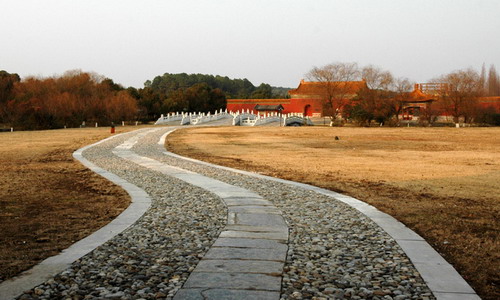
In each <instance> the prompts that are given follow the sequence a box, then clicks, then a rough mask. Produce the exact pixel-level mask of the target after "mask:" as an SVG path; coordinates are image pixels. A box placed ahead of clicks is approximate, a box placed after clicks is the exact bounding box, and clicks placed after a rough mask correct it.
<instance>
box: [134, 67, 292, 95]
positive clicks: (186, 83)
mask: <svg viewBox="0 0 500 300" xmlns="http://www.w3.org/2000/svg"><path fill="white" fill-rule="evenodd" d="M199 83H205V84H207V85H208V86H209V87H210V88H212V89H220V90H221V91H222V92H223V93H224V94H225V96H226V98H242V99H247V98H283V97H287V95H288V94H287V92H288V90H289V88H283V87H273V86H271V85H269V84H267V83H262V84H261V85H259V86H257V87H256V86H254V85H253V84H252V83H251V82H250V81H249V80H248V79H246V78H243V79H231V78H229V77H227V76H220V75H215V76H214V75H207V74H186V73H178V74H171V73H165V74H163V75H162V76H156V77H155V78H154V79H153V80H152V81H150V80H148V81H146V82H145V84H144V85H145V87H150V88H151V89H153V90H154V91H155V92H160V93H162V94H164V95H166V96H167V97H169V96H170V94H171V93H173V92H175V91H176V90H178V89H187V88H190V87H192V86H194V85H196V84H199Z"/></svg>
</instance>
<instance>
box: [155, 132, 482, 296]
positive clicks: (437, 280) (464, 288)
mask: <svg viewBox="0 0 500 300" xmlns="http://www.w3.org/2000/svg"><path fill="white" fill-rule="evenodd" d="M175 130H177V129H173V130H171V131H169V132H167V133H165V135H164V136H162V140H163V141H164V140H165V138H166V137H167V136H168V135H169V134H170V133H172V132H174V131H175ZM164 154H166V155H168V156H172V157H175V158H180V159H184V160H187V161H191V162H193V163H197V164H201V165H205V166H209V167H213V168H217V169H221V170H225V171H230V172H235V173H239V174H243V175H248V176H252V177H255V178H260V179H265V180H272V181H276V182H280V183H284V184H288V185H292V186H296V187H299V188H303V189H306V190H311V191H314V192H317V193H320V194H323V195H326V196H329V197H332V198H334V199H337V200H339V201H341V202H344V203H346V204H347V205H349V206H351V207H353V208H355V209H357V210H358V211H359V212H361V213H363V214H364V215H366V216H367V217H368V218H370V219H371V220H372V221H373V222H375V223H376V224H377V225H378V226H380V227H381V228H382V229H383V230H384V231H386V232H387V233H388V234H389V235H390V236H391V237H392V238H393V239H394V240H395V241H396V242H397V243H398V244H399V245H400V247H401V248H402V249H403V251H404V252H405V253H406V255H407V256H408V258H409V259H410V260H411V262H412V263H413V264H414V266H415V268H416V269H417V270H418V272H419V273H420V275H421V276H422V278H423V279H424V281H425V283H426V284H427V286H428V287H429V289H430V290H431V291H432V293H433V294H434V296H435V297H436V298H437V299H438V300H449V299H455V300H477V299H481V298H480V297H479V296H478V295H477V294H476V292H475V291H474V290H473V289H472V287H471V286H470V285H469V284H468V283H467V282H466V281H465V280H464V279H463V278H462V276H460V274H459V273H458V272H457V271H456V270H455V268H453V266H452V265H450V264H449V263H448V262H447V261H446V260H445V259H444V258H443V257H442V256H441V255H440V254H439V253H438V252H437V251H436V250H434V248H432V247H431V246H430V245H429V244H428V243H427V242H426V241H425V240H424V239H423V238H422V237H421V236H420V235H418V234H417V233H415V232H414V231H413V230H411V229H409V228H408V227H406V226H405V225H404V224H403V223H401V222H399V221H398V220H396V219H395V218H393V217H392V216H390V215H388V214H386V213H383V212H381V211H380V210H378V209H377V208H375V207H374V206H372V205H369V204H367V203H365V202H363V201H361V200H358V199H356V198H353V197H350V196H346V195H343V194H340V193H336V192H333V191H330V190H326V189H323V188H319V187H316V186H312V185H309V184H304V183H299V182H294V181H290V180H285V179H280V178H275V177H270V176H266V175H262V174H259V173H254V172H248V171H243V170H238V169H234V168H229V167H224V166H219V165H215V164H211V163H208V162H204V161H200V160H197V159H193V158H189V157H184V156H181V155H178V154H175V153H172V152H169V151H165V152H164Z"/></svg>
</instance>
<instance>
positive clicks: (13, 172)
mask: <svg viewBox="0 0 500 300" xmlns="http://www.w3.org/2000/svg"><path fill="white" fill-rule="evenodd" d="M132 129H136V127H119V128H117V132H123V131H128V130H132ZM109 136H110V132H109V128H88V129H87V128H86V129H64V130H47V131H25V132H13V133H11V132H4V133H0V170H1V172H0V224H1V230H0V266H1V267H0V281H2V280H5V279H6V278H10V277H12V276H14V275H17V274H18V273H19V272H21V271H23V270H26V269H28V268H29V267H31V266H33V265H34V264H36V263H38V262H40V261H41V260H43V259H44V258H46V257H48V256H51V255H54V254H57V253H58V252H59V251H61V250H63V249H65V248H67V247H68V246H69V245H71V244H72V243H74V242H75V241H78V240H80V239H82V238H84V237H85V236H87V235H89V234H90V233H92V232H94V231H96V230H97V229H99V228H100V227H102V226H103V225H105V224H107V223H108V222H109V221H111V220H112V219H114V218H115V217H116V216H117V215H118V214H119V213H120V212H121V211H123V210H124V209H125V208H126V207H127V206H128V204H129V202H130V198H129V196H128V195H127V194H126V193H125V192H124V191H123V190H122V189H121V188H118V187H116V186H114V185H113V184H111V183H110V182H109V181H107V180H104V179H103V178H102V177H100V176H98V175H96V174H94V173H93V172H91V171H89V170H88V169H86V168H85V167H84V166H83V165H81V164H80V163H79V162H77V161H76V160H74V159H73V157H72V153H73V152H74V151H75V150H77V149H79V148H81V147H83V146H85V145H88V144H91V143H94V142H96V141H98V140H101V139H103V138H106V137H109Z"/></svg>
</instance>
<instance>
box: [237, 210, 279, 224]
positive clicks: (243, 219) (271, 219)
mask: <svg viewBox="0 0 500 300" xmlns="http://www.w3.org/2000/svg"><path fill="white" fill-rule="evenodd" d="M235 224H239V225H255V226H286V223H285V220H284V219H283V217H282V216H280V215H275V214H245V213H242V214H236V223H235Z"/></svg>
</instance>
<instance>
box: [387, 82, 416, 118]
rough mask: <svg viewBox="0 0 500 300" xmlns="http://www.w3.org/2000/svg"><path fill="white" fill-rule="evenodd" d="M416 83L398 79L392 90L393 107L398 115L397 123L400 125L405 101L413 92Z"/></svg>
mask: <svg viewBox="0 0 500 300" xmlns="http://www.w3.org/2000/svg"><path fill="white" fill-rule="evenodd" d="M413 86H414V83H413V82H411V81H410V80H409V79H408V78H406V77H399V78H396V79H395V80H394V81H393V83H392V87H391V89H392V90H393V91H394V98H393V99H392V107H393V109H394V112H395V115H396V121H397V122H398V123H399V115H400V114H401V112H402V111H403V107H404V104H405V103H404V102H405V99H406V98H407V97H408V93H410V92H411V89H412V87H413Z"/></svg>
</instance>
